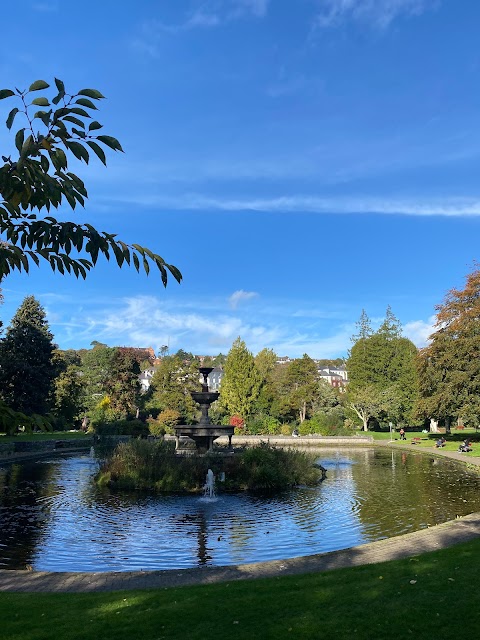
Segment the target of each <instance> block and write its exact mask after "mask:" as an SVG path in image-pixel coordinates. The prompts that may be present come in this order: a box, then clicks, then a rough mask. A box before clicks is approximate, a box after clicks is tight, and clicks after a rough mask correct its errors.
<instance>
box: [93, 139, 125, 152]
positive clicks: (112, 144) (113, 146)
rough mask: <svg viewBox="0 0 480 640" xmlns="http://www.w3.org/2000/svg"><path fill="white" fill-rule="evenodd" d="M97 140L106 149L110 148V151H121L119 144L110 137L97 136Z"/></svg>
mask: <svg viewBox="0 0 480 640" xmlns="http://www.w3.org/2000/svg"><path fill="white" fill-rule="evenodd" d="M97 140H100V142H103V144H106V145H107V147H110V149H113V150H114V151H123V149H122V145H121V144H120V142H119V141H118V140H117V139H116V138H113V137H112V136H98V137H97Z"/></svg>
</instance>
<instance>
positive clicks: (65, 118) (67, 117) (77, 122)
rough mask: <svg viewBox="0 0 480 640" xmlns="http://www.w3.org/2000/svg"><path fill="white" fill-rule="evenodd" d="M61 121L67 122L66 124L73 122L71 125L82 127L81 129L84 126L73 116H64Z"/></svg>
mask: <svg viewBox="0 0 480 640" xmlns="http://www.w3.org/2000/svg"><path fill="white" fill-rule="evenodd" d="M63 119H64V120H68V122H73V124H76V125H77V127H82V129H85V124H84V123H83V122H82V121H81V120H80V119H79V118H75V116H64V118H63Z"/></svg>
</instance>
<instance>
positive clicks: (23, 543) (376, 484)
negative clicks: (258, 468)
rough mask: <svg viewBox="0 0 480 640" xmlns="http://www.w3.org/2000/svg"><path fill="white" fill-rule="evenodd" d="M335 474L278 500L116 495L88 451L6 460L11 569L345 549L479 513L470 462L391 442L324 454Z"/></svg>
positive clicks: (2, 479)
mask: <svg viewBox="0 0 480 640" xmlns="http://www.w3.org/2000/svg"><path fill="white" fill-rule="evenodd" d="M318 457H319V460H320V461H321V463H322V464H323V465H324V466H325V467H326V468H327V469H328V474H327V479H326V480H325V481H324V482H323V483H322V484H321V485H319V486H318V487H315V488H313V489H312V488H308V489H307V488H300V489H296V490H292V491H288V492H285V493H283V494H281V495H279V496H275V497H258V496H252V495H249V494H235V495H222V494H221V493H220V495H219V497H218V498H216V499H214V500H206V499H203V498H199V497H198V496H160V497H157V496H151V495H145V494H132V493H128V494H125V493H112V492H110V491H105V490H100V489H98V488H96V487H95V485H94V484H93V482H92V478H93V475H94V474H95V472H96V469H97V462H96V460H95V459H93V458H89V457H87V456H84V457H83V456H76V457H68V458H52V459H51V460H42V461H39V462H30V463H23V464H10V465H3V466H0V567H2V568H7V569H23V568H25V566H26V565H32V566H33V568H34V569H36V570H39V571H40V570H47V571H52V570H56V571H107V570H112V571H113V570H115V571H127V570H136V569H144V570H150V569H172V568H185V567H195V566H200V565H228V564H238V563H245V562H257V561H261V560H272V559H282V558H287V557H293V556H300V555H308V554H312V553H320V552H324V551H332V550H336V549H343V548H346V547H350V546H353V545H357V544H362V543H364V542H370V541H372V540H379V539H381V538H385V537H390V536H394V535H398V534H401V533H407V532H409V531H414V530H417V529H421V528H424V527H426V526H429V525H433V524H438V523H440V522H444V521H446V520H450V519H453V518H455V516H457V515H466V514H467V513H471V512H473V511H480V491H479V489H480V478H479V476H478V475H476V474H475V473H473V472H469V471H468V470H467V469H466V468H465V467H463V466H462V465H458V464H455V463H452V462H450V461H448V460H442V459H434V458H430V457H429V456H424V455H419V454H413V453H408V454H407V453H403V452H399V451H392V452H391V451H386V450H373V449H368V450H365V449H362V450H332V449H329V450H319V451H318Z"/></svg>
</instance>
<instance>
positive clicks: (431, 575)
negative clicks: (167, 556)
mask: <svg viewBox="0 0 480 640" xmlns="http://www.w3.org/2000/svg"><path fill="white" fill-rule="evenodd" d="M479 554H480V539H478V540H474V541H472V542H469V543H465V544H461V545H457V546H454V547H451V548H450V549H444V550H441V551H435V552H433V553H428V554H423V555H420V556H417V557H414V558H410V559H407V560H396V561H393V562H387V563H381V564H376V565H369V566H363V567H356V568H352V569H342V570H338V571H332V572H327V573H319V574H309V575H305V576H287V577H279V578H271V579H262V580H257V581H240V582H232V583H227V584H217V585H209V586H204V587H198V586H197V587H182V588H171V589H156V590H145V591H123V592H113V593H98V594H12V593H3V594H0V615H1V620H2V626H1V632H0V637H1V638H2V640H50V639H53V638H55V639H58V640H74V639H75V640H99V639H100V640H103V639H107V638H115V640H132V639H133V638H142V640H154V639H174V638H175V639H182V640H183V639H188V640H217V639H218V640H229V639H230V638H235V639H238V640H242V639H244V640H247V639H248V640H255V639H269V640H270V639H271V640H274V639H275V640H283V639H285V638H290V639H292V638H295V639H299V638H300V639H304V638H308V639H322V638H335V639H339V640H342V639H344V638H345V639H347V638H348V639H349V640H350V639H351V638H362V639H363V638H365V639H367V638H368V639H369V640H370V639H373V640H383V639H386V640H403V639H406V638H416V640H427V639H428V640H431V639H433V638H439V639H441V640H449V639H455V640H458V638H462V639H463V640H468V639H470V638H471V639H473V638H477V637H478V635H479V625H480V608H479V607H478V595H477V585H478V581H479V578H480V563H479V562H478V557H479Z"/></svg>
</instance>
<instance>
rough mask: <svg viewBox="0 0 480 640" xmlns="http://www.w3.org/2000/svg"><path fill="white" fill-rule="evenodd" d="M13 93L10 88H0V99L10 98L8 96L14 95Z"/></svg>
mask: <svg viewBox="0 0 480 640" xmlns="http://www.w3.org/2000/svg"><path fill="white" fill-rule="evenodd" d="M14 95H15V93H14V92H13V91H12V90H11V89H0V100H3V99H4V98H10V96H14Z"/></svg>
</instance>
